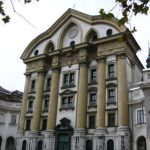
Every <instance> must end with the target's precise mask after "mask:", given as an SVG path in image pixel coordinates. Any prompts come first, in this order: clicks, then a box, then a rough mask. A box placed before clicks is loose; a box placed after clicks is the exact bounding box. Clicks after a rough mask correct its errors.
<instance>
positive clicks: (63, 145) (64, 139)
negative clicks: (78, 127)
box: [57, 134, 70, 150]
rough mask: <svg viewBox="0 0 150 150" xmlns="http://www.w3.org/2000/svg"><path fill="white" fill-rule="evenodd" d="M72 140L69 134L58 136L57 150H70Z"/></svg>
mask: <svg viewBox="0 0 150 150" xmlns="http://www.w3.org/2000/svg"><path fill="white" fill-rule="evenodd" d="M69 142H70V139H69V135H67V134H60V135H59V136H58V149H57V150H70V143H69Z"/></svg>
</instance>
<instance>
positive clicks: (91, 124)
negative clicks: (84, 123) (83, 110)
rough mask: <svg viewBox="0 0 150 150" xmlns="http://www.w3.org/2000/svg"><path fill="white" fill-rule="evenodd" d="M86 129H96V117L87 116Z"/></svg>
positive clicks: (92, 115)
mask: <svg viewBox="0 0 150 150" xmlns="http://www.w3.org/2000/svg"><path fill="white" fill-rule="evenodd" d="M92 117H93V118H92ZM92 119H93V120H92ZM88 128H89V129H95V128H96V115H95V114H91V115H89V116H88Z"/></svg>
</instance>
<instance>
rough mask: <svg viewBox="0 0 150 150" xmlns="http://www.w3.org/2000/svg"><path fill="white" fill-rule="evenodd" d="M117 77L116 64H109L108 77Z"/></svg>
mask: <svg viewBox="0 0 150 150" xmlns="http://www.w3.org/2000/svg"><path fill="white" fill-rule="evenodd" d="M114 78H115V66H114V64H108V79H114Z"/></svg>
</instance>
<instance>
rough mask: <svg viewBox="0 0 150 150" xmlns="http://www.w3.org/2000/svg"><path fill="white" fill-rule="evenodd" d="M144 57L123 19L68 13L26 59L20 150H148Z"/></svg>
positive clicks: (40, 38) (30, 49)
mask: <svg viewBox="0 0 150 150" xmlns="http://www.w3.org/2000/svg"><path fill="white" fill-rule="evenodd" d="M139 50H140V47H139V45H138V43H137V42H136V40H135V39H134V37H133V35H132V34H131V32H130V31H129V30H128V29H127V28H126V27H125V26H118V24H117V20H115V19H114V20H105V19H103V18H101V16H99V15H97V16H90V15H87V14H84V13H81V12H79V11H76V10H73V9H68V10H67V11H66V12H65V13H64V14H63V15H62V16H61V17H60V18H59V19H58V20H57V21H56V22H55V23H54V24H53V25H52V26H51V27H50V28H49V29H48V30H47V31H45V32H43V33H42V34H40V35H39V36H38V37H36V38H35V39H33V41H31V43H30V44H29V45H28V46H27V48H26V49H25V50H24V52H23V54H22V56H21V59H22V60H23V62H24V63H25V64H26V72H25V75H26V81H25V88H24V95H23V101H22V108H21V114H20V121H19V127H18V136H17V150H36V149H38V150H42V149H43V150H132V149H134V150H146V146H145V147H144V148H145V149H142V148H143V145H142V144H141V145H142V146H141V145H140V144H139V145H138V143H139V142H137V140H139V139H140V137H141V138H144V139H145V140H146V138H147V135H146V130H147V129H146V124H145V123H146V118H145V117H144V116H143V114H144V113H143V112H144V110H145V109H146V107H145V102H144V100H145V98H144V95H145V93H144V92H143V91H144V90H143V87H142V82H141V81H143V72H142V70H143V69H144V67H143V65H142V64H141V62H140V61H139V59H138V57H137V56H136V53H137V52H138V51H139ZM138 83H141V84H138ZM143 83H144V82H143ZM136 90H139V91H136ZM140 91H141V93H140V94H139V92H140ZM136 93H137V95H138V94H139V95H138V96H136ZM129 113H130V114H129ZM134 115H137V117H135V116H134ZM135 118H137V120H136V124H135V120H134V119H135ZM139 124H140V125H139ZM140 128H142V130H140ZM145 143H146V141H145ZM133 147H134V148H133Z"/></svg>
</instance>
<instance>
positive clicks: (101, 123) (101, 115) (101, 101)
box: [96, 58, 106, 128]
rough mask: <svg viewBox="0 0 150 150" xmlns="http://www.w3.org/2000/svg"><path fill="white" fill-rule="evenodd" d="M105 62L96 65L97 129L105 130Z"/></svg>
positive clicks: (100, 61)
mask: <svg viewBox="0 0 150 150" xmlns="http://www.w3.org/2000/svg"><path fill="white" fill-rule="evenodd" d="M105 79H106V61H105V58H102V59H100V60H99V64H98V91H97V92H98V93H97V121H96V123H97V128H105V107H106V86H105Z"/></svg>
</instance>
